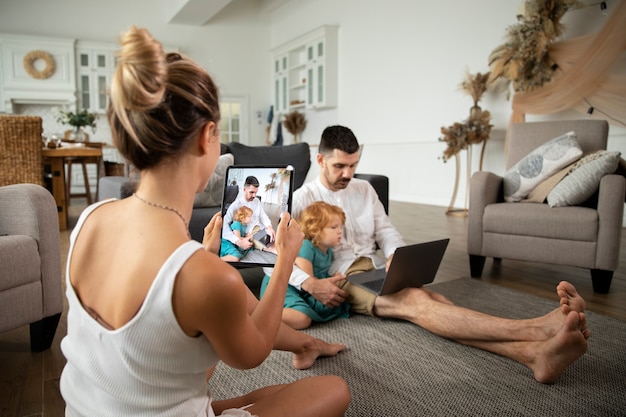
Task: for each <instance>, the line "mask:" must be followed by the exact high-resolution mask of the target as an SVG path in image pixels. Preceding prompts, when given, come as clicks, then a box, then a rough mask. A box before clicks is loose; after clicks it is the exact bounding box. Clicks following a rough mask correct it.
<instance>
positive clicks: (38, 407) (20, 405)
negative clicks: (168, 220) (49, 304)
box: [0, 200, 626, 417]
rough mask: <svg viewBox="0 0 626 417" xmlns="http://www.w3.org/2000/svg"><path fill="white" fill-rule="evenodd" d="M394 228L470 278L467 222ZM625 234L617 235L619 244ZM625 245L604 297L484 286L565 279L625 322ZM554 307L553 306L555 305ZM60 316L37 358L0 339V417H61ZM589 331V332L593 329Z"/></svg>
mask: <svg viewBox="0 0 626 417" xmlns="http://www.w3.org/2000/svg"><path fill="white" fill-rule="evenodd" d="M72 204H73V205H72V206H71V207H70V210H69V212H70V226H72V225H74V224H75V222H76V217H77V215H78V213H79V212H80V211H81V210H82V209H83V208H84V207H85V204H84V203H82V204H81V202H80V200H73V201H72ZM390 213H391V219H392V221H393V223H394V224H395V225H396V227H398V229H399V230H401V231H402V233H403V235H404V236H405V238H406V241H407V243H417V242H421V241H427V240H433V239H437V238H443V237H449V238H450V245H449V247H448V250H447V252H446V255H445V257H444V260H443V263H442V266H441V268H440V270H439V273H438V275H437V278H436V280H435V282H441V281H446V280H451V279H455V278H459V277H461V276H468V275H469V263H468V257H467V245H466V228H467V219H466V218H463V217H454V216H446V215H445V209H444V208H443V207H435V206H425V205H417V204H409V203H400V202H391V204H390ZM69 233H70V232H69V231H65V232H62V234H61V259H62V262H63V265H64V264H65V258H66V255H67V249H68V242H69ZM625 234H626V232H625V231H624V230H622V240H623V241H624V235H625ZM625 246H626V244H623V245H622V249H621V255H620V266H619V268H618V271H617V272H616V273H615V276H614V278H613V284H612V286H611V292H610V293H609V294H606V295H603V294H594V293H593V290H592V287H591V278H590V276H589V271H586V270H582V269H577V268H567V267H562V266H551V265H545V264H534V263H524V262H514V261H507V260H503V261H502V262H501V263H496V264H493V263H492V261H491V260H489V259H488V260H487V262H486V265H485V271H484V273H483V278H482V280H483V281H487V282H491V283H494V284H497V285H501V286H504V287H508V288H511V289H514V290H517V291H520V292H524V293H529V294H534V295H537V296H540V297H544V298H548V299H551V300H555V303H556V300H557V298H556V294H555V287H556V285H557V284H558V282H559V281H561V280H564V279H567V280H569V281H571V282H572V283H573V284H574V285H576V287H577V289H578V291H579V292H580V293H581V294H582V295H583V296H584V297H585V298H586V300H587V307H588V310H590V311H594V312H597V313H601V314H604V315H607V316H611V317H614V318H617V319H620V320H624V321H626V302H625V301H626V265H625V263H626V256H625V254H626V248H625ZM555 305H556V304H555ZM66 313H67V305H66V308H65V311H64V313H63V315H62V317H61V322H60V324H59V328H58V330H57V334H56V337H55V339H54V343H53V345H52V348H51V349H49V350H48V351H46V352H42V353H31V352H30V350H29V336H28V326H23V327H21V328H19V329H16V330H13V331H10V332H6V333H3V334H0V407H1V412H0V417H5V416H6V417H22V416H45V417H57V416H59V417H61V416H63V415H64V402H63V399H62V397H61V395H60V392H59V376H60V374H61V370H62V369H63V366H64V364H65V359H64V358H63V355H62V353H61V350H60V347H59V345H60V341H61V339H62V337H63V336H64V335H65V333H66V330H67V326H66ZM592 331H593V329H592Z"/></svg>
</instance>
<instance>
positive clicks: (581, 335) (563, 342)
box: [528, 311, 590, 384]
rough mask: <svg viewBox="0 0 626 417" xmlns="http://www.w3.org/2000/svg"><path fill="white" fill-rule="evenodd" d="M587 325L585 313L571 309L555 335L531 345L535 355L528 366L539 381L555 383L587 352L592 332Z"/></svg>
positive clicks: (530, 347)
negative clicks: (587, 328)
mask: <svg viewBox="0 0 626 417" xmlns="http://www.w3.org/2000/svg"><path fill="white" fill-rule="evenodd" d="M586 327H587V320H586V318H585V314H584V313H577V312H575V311H570V312H569V314H568V315H567V317H566V318H565V322H564V324H563V327H562V328H561V329H560V330H559V331H558V332H557V334H556V335H555V336H554V337H552V338H550V339H548V340H546V341H543V342H536V344H535V343H533V344H532V345H531V346H529V349H530V351H531V352H532V351H534V352H535V353H534V355H535V356H534V358H533V359H532V360H531V361H530V363H529V364H528V366H529V367H530V368H531V369H532V370H533V373H534V375H535V379H536V380H537V381H539V382H541V383H543V384H552V383H554V382H555V381H556V380H557V379H558V378H559V377H560V376H561V375H562V374H563V372H565V369H566V368H567V367H568V366H569V365H570V364H572V363H573V362H574V361H575V360H576V359H578V358H579V357H581V356H582V355H583V354H584V353H585V352H587V340H588V339H589V335H590V333H589V331H588V330H586ZM585 334H586V335H585Z"/></svg>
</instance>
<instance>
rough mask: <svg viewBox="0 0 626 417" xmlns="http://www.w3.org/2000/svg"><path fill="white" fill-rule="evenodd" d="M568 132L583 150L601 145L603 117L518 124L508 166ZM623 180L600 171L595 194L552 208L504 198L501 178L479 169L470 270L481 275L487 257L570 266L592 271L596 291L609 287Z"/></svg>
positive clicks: (617, 241)
mask: <svg viewBox="0 0 626 417" xmlns="http://www.w3.org/2000/svg"><path fill="white" fill-rule="evenodd" d="M569 131H574V132H575V133H576V135H577V141H578V143H579V144H580V146H581V148H582V150H583V152H591V151H595V150H602V149H606V145H607V137H608V124H607V123H606V122H605V121H600V120H590V119H587V120H573V121H554V122H534V123H519V124H514V125H512V126H511V130H510V132H509V140H510V141H509V151H508V155H507V158H506V168H507V169H508V168H510V167H511V166H513V165H514V164H515V163H516V162H517V161H519V160H520V159H522V158H523V157H524V156H526V155H527V154H528V153H530V152H531V151H532V150H534V149H535V148H537V147H538V146H539V145H541V144H543V143H545V142H547V141H548V140H550V139H552V138H555V137H557V136H560V135H562V134H564V133H566V132H569ZM625 182H626V181H625V179H624V177H623V176H621V175H605V176H604V177H602V180H601V182H600V188H599V190H598V192H597V193H596V194H595V195H594V196H593V197H592V198H590V199H589V200H588V201H587V202H585V203H583V204H582V205H580V206H569V207H550V206H549V205H548V204H545V203H524V202H519V203H507V202H504V199H503V179H502V177H500V176H498V175H496V174H494V173H490V172H476V173H475V174H474V175H473V176H472V179H471V182H470V202H469V218H468V233H467V251H468V254H469V260H470V270H471V276H472V277H475V278H478V277H480V276H481V275H482V271H483V267H484V264H485V258H486V257H492V258H494V260H501V259H515V260H521V261H532V262H542V263H551V264H558V265H570V266H575V267H580V268H588V269H590V271H591V279H592V284H593V289H594V291H595V292H598V293H607V292H608V291H609V288H610V286H611V280H612V278H613V272H614V271H615V270H616V269H617V265H618V261H619V247H620V240H621V228H622V216H623V210H624V192H625V187H626V186H625Z"/></svg>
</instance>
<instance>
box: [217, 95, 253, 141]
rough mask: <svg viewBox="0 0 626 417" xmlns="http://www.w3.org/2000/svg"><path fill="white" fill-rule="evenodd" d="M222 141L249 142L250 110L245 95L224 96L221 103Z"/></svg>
mask: <svg viewBox="0 0 626 417" xmlns="http://www.w3.org/2000/svg"><path fill="white" fill-rule="evenodd" d="M220 113H221V117H222V119H221V121H220V142H222V143H228V142H239V143H244V144H247V142H248V138H247V123H246V122H245V121H246V120H248V114H247V113H248V110H247V99H246V98H243V97H222V101H221V103H220Z"/></svg>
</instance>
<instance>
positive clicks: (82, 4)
mask: <svg viewBox="0 0 626 417" xmlns="http://www.w3.org/2000/svg"><path fill="white" fill-rule="evenodd" d="M169 1H170V0H106V1H94V0H90V1H83V0H54V1H45V0H19V1H13V0H0V33H14V34H24V35H37V36H50V37H59V38H71V39H81V40H90V41H98V42H111V43H116V42H117V39H118V37H119V35H120V34H121V33H122V32H124V31H126V30H127V29H128V28H129V27H130V26H131V25H136V26H139V27H146V28H148V30H149V31H150V32H151V33H152V35H153V36H154V37H155V38H156V39H158V40H159V41H161V42H162V43H163V44H165V45H169V46H174V47H178V48H180V51H181V52H182V53H184V54H186V55H189V56H191V57H193V58H194V59H195V60H196V61H197V62H198V63H199V64H201V65H202V66H204V67H205V68H206V69H207V70H208V71H209V73H210V74H211V75H212V76H213V77H214V79H215V81H216V83H217V84H218V85H219V87H220V90H221V94H222V95H229V96H244V97H247V98H248V99H249V104H250V110H251V112H250V114H251V120H249V121H248V124H249V126H250V127H251V132H250V138H251V139H250V141H251V142H252V143H253V144H254V143H256V144H261V143H265V126H264V125H259V124H257V123H256V117H255V116H254V113H255V112H256V110H262V111H267V109H268V108H269V105H270V103H269V101H270V87H271V83H270V81H269V80H270V70H271V68H270V61H271V59H270V57H269V49H270V47H269V28H268V24H269V19H268V16H267V15H266V14H264V12H262V11H261V10H259V9H258V7H257V6H256V1H254V0H241V1H239V0H237V1H235V2H233V4H231V5H229V6H227V7H226V8H225V9H224V10H222V12H221V13H220V15H219V16H216V18H215V19H214V21H212V23H211V24H210V25H205V26H186V25H178V24H170V23H167V22H168V19H169V17H170V15H169V13H168V9H169V7H168V3H169ZM252 119H254V120H252ZM50 120H53V119H50ZM253 121H254V123H253ZM46 127H47V128H48V129H47V130H49V131H50V133H52V131H59V130H65V129H64V127H63V126H58V125H54V124H53V123H52V122H49V123H48V125H47V126H46V125H45V124H44V130H46ZM109 133H110V130H109V129H108V126H106V120H105V118H104V117H100V120H99V122H98V130H97V132H96V134H95V138H96V139H97V140H104V141H106V140H107V139H108V138H107V136H108V134H109ZM109 141H110V139H109Z"/></svg>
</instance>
